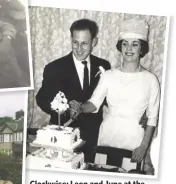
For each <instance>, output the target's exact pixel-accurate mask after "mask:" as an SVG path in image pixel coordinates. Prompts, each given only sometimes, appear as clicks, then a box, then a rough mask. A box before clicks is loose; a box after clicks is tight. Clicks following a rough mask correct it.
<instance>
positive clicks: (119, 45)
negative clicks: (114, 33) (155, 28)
mask: <svg viewBox="0 0 176 184" xmlns="http://www.w3.org/2000/svg"><path fill="white" fill-rule="evenodd" d="M139 40H140V42H141V55H140V57H141V58H143V57H144V56H145V55H146V54H147V53H148V52H149V44H148V42H147V41H144V40H141V39H139ZM122 41H123V39H122V40H119V41H118V42H117V45H116V48H117V50H118V51H120V52H122Z"/></svg>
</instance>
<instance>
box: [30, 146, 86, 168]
mask: <svg viewBox="0 0 176 184" xmlns="http://www.w3.org/2000/svg"><path fill="white" fill-rule="evenodd" d="M35 165H36V166H35ZM83 165H84V154H83V153H78V154H77V153H71V154H70V153H68V152H64V151H59V152H57V151H54V150H52V149H39V150H37V152H34V153H33V154H32V155H28V156H27V167H28V168H34V167H38V169H41V168H44V167H46V168H47V167H48V168H63V169H81V168H82V167H83Z"/></svg>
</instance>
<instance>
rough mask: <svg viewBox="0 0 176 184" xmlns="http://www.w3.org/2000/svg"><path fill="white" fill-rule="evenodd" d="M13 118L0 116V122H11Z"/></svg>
mask: <svg viewBox="0 0 176 184" xmlns="http://www.w3.org/2000/svg"><path fill="white" fill-rule="evenodd" d="M13 121H14V120H13V118H12V117H9V116H4V117H0V124H3V123H7V122H13Z"/></svg>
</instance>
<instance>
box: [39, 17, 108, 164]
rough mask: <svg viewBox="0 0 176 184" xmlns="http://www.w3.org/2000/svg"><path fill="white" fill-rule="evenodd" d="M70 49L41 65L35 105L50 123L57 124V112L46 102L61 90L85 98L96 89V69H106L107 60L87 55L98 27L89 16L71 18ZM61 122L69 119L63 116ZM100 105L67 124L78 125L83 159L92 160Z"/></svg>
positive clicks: (94, 41) (85, 99) (71, 95)
mask: <svg viewBox="0 0 176 184" xmlns="http://www.w3.org/2000/svg"><path fill="white" fill-rule="evenodd" d="M70 33H71V45H72V52H70V53H69V54H68V55H66V56H64V57H62V58H60V59H57V60H55V61H53V62H51V63H49V64H48V65H46V66H45V69H44V73H43V82H42V87H41V88H40V90H39V91H38V94H37V96H36V101H37V104H38V106H39V107H40V108H41V109H42V110H43V111H44V112H46V113H48V114H50V115H51V119H50V123H51V124H57V113H56V112H54V111H52V110H51V107H50V103H51V101H52V100H53V98H54V97H55V95H56V94H57V93H58V92H59V91H62V92H63V93H64V94H65V96H66V98H67V99H68V101H69V102H70V101H72V100H76V101H79V102H85V101H87V100H88V99H89V98H90V97H91V95H92V93H93V91H94V89H95V88H96V86H97V84H98V81H99V78H100V75H99V74H100V72H99V71H100V69H99V67H101V68H104V69H105V70H108V69H110V64H109V62H108V61H106V60H104V59H101V58H98V57H96V56H94V55H92V54H91V52H92V50H93V48H94V47H95V46H96V45H97V43H98V37H97V34H98V26H97V24H96V22H94V21H92V20H89V19H80V20H77V21H75V22H74V23H73V24H72V25H71V27H70ZM61 119H62V121H63V123H64V122H65V121H67V120H68V119H69V116H68V115H65V116H63V117H62V118H61ZM101 122H102V108H100V110H99V112H98V113H96V114H82V115H80V116H79V117H78V119H77V120H75V121H74V122H73V123H72V124H71V125H70V126H72V127H79V128H80V131H81V138H82V139H83V140H85V141H86V144H85V146H84V148H83V152H84V154H85V161H86V162H94V147H95V146H96V145H97V139H98V131H99V126H100V124H101Z"/></svg>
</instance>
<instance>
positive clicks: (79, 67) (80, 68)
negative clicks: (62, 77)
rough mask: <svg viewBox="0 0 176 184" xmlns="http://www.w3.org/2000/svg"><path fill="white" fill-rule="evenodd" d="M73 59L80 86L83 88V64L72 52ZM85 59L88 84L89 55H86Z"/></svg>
mask: <svg viewBox="0 0 176 184" xmlns="http://www.w3.org/2000/svg"><path fill="white" fill-rule="evenodd" d="M73 60H74V64H75V67H76V71H77V73H78V77H79V81H80V84H81V87H82V89H83V80H84V64H82V61H78V60H77V59H76V57H75V56H74V54H73ZM83 61H87V68H88V70H89V84H90V57H89V56H88V57H87V58H86V59H85V60H83Z"/></svg>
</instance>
